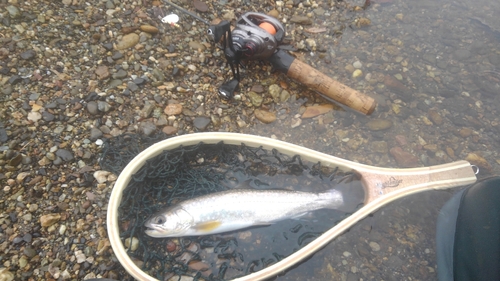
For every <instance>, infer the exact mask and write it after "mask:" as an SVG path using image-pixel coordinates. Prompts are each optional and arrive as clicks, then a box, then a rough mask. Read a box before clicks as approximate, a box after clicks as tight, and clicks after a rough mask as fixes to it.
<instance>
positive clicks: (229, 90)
mask: <svg viewBox="0 0 500 281" xmlns="http://www.w3.org/2000/svg"><path fill="white" fill-rule="evenodd" d="M239 83H240V82H239V81H238V79H235V78H233V79H231V80H229V81H227V82H225V83H224V84H222V85H221V86H220V87H219V95H220V96H221V97H222V98H224V99H227V100H230V99H232V98H233V97H234V92H235V91H236V89H238V85H239Z"/></svg>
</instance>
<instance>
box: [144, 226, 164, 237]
mask: <svg viewBox="0 0 500 281" xmlns="http://www.w3.org/2000/svg"><path fill="white" fill-rule="evenodd" d="M144 232H146V234H147V235H149V236H151V237H155V238H161V237H166V235H165V233H164V232H162V231H160V230H158V229H155V228H148V229H146V230H145V231H144Z"/></svg>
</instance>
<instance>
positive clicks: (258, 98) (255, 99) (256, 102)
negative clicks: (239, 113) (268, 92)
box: [247, 91, 264, 107]
mask: <svg viewBox="0 0 500 281" xmlns="http://www.w3.org/2000/svg"><path fill="white" fill-rule="evenodd" d="M247 95H248V98H249V99H250V102H251V103H252V105H253V106H255V107H259V106H261V105H262V101H263V100H264V99H263V98H262V95H259V94H257V93H256V92H252V91H250V92H248V94H247Z"/></svg>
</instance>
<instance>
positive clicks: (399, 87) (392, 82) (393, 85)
mask: <svg viewBox="0 0 500 281" xmlns="http://www.w3.org/2000/svg"><path fill="white" fill-rule="evenodd" d="M384 85H385V86H386V87H387V88H388V89H389V90H391V91H393V92H394V93H395V94H398V95H399V97H400V98H401V99H403V100H404V101H408V100H411V98H412V91H411V90H410V89H409V88H408V87H406V86H405V85H404V84H403V83H401V82H400V81H398V80H397V79H396V78H395V77H394V76H391V75H386V76H385V77H384Z"/></svg>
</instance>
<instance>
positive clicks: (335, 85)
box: [269, 50, 377, 115]
mask: <svg viewBox="0 0 500 281" xmlns="http://www.w3.org/2000/svg"><path fill="white" fill-rule="evenodd" d="M269 61H270V62H271V64H272V65H273V66H274V67H275V68H276V69H278V70H279V71H281V72H283V73H285V74H286V75H287V76H288V77H290V78H292V79H294V80H296V81H298V82H300V83H302V84H304V85H306V86H307V87H309V88H312V89H314V90H315V91H318V92H320V93H321V94H323V95H325V96H327V97H329V98H331V99H333V100H335V101H337V102H339V103H341V104H343V105H346V106H348V107H350V108H352V109H354V110H356V111H358V112H361V113H363V114H365V115H370V114H372V112H373V111H374V110H375V107H376V105H377V103H376V101H375V100H374V99H373V98H372V97H369V96H367V95H365V94H362V93H360V92H358V91H356V90H354V89H352V88H350V87H348V86H346V85H344V84H342V83H340V82H339V81H337V80H334V79H332V78H330V77H328V76H326V75H325V74H323V73H322V72H320V71H319V70H317V69H315V68H313V67H311V66H310V65H308V64H306V63H304V62H302V61H300V60H298V59H296V58H294V57H293V56H291V55H290V54H288V53H287V52H285V51H283V50H278V51H277V52H275V53H274V54H273V55H272V56H271V57H270V58H269Z"/></svg>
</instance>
